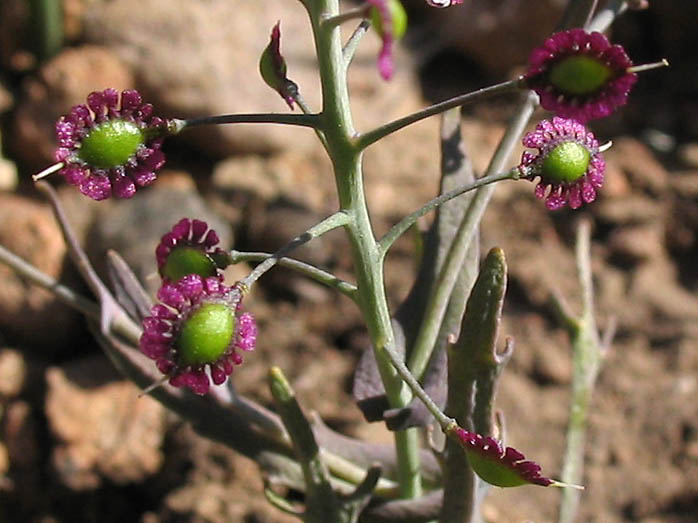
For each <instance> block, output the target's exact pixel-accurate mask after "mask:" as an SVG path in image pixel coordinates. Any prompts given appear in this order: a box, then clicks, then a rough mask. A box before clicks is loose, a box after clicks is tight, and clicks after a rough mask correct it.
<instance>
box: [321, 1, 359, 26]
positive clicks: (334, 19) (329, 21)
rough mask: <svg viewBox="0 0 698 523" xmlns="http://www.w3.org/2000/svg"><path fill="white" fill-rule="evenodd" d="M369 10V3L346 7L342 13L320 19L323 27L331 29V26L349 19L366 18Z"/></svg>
mask: <svg viewBox="0 0 698 523" xmlns="http://www.w3.org/2000/svg"><path fill="white" fill-rule="evenodd" d="M370 10H371V4H364V5H361V6H359V7H355V8H354V9H348V10H346V11H344V12H343V13H340V14H338V15H334V16H329V17H327V18H325V19H323V20H322V28H323V29H332V28H333V27H338V26H339V25H341V24H343V23H344V22H348V21H349V20H356V19H357V18H366V17H367V16H368V13H369V11H370Z"/></svg>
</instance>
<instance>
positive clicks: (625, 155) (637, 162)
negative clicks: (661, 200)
mask: <svg viewBox="0 0 698 523" xmlns="http://www.w3.org/2000/svg"><path fill="white" fill-rule="evenodd" d="M605 154H606V156H607V157H608V161H609V162H613V163H615V164H616V166H618V167H619V168H620V169H622V170H623V171H624V172H625V173H626V174H627V175H628V180H629V182H630V184H631V185H632V186H633V189H634V190H635V191H636V192H637V191H638V189H644V190H646V191H649V192H650V193H652V194H654V195H657V194H660V193H662V192H663V191H665V190H666V186H667V183H668V178H669V173H668V172H667V170H666V169H665V168H664V167H663V166H662V165H661V164H660V163H659V162H658V161H657V158H656V156H655V155H654V154H652V152H651V150H650V149H649V148H648V147H647V146H646V145H644V144H643V143H642V142H640V141H638V140H635V139H633V138H620V139H619V140H616V141H615V142H614V143H613V147H611V149H609V150H608V152H606V153H605Z"/></svg>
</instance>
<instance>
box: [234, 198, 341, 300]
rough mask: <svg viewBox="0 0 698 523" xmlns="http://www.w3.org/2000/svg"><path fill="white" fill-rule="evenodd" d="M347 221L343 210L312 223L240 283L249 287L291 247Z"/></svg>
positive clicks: (291, 248) (295, 246)
mask: <svg viewBox="0 0 698 523" xmlns="http://www.w3.org/2000/svg"><path fill="white" fill-rule="evenodd" d="M347 223H349V215H348V214H347V213H345V212H342V211H339V212H336V213H334V214H333V215H331V216H328V217H327V218H325V219H324V220H322V221H321V222H320V223H318V224H317V225H314V226H312V227H311V228H310V229H308V230H307V231H305V232H304V233H303V234H300V235H298V236H296V237H295V238H294V239H293V240H291V241H290V242H288V243H287V244H286V245H284V246H283V247H282V248H281V249H279V250H278V251H276V252H275V253H274V254H272V255H271V256H269V257H268V258H267V259H265V260H264V261H263V262H262V263H260V264H259V265H257V267H255V268H254V270H253V271H252V272H251V273H250V274H248V275H247V276H246V277H245V278H243V279H242V280H240V283H241V284H242V285H243V286H245V287H248V288H249V287H251V286H252V284H253V283H254V282H256V281H257V280H258V279H259V278H260V277H261V276H262V275H263V274H264V273H265V272H267V271H268V270H269V269H271V268H272V267H273V266H274V265H276V264H277V263H279V261H280V260H281V259H282V258H283V257H284V256H286V254H288V253H289V252H291V251H292V250H293V249H296V248H297V247H300V246H301V245H303V244H304V243H307V242H309V241H310V240H312V239H313V238H317V237H318V236H322V235H323V234H325V233H326V232H329V231H331V230H332V229H336V228H337V227H342V226H344V225H346V224H347Z"/></svg>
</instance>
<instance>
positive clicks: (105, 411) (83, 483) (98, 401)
mask: <svg viewBox="0 0 698 523" xmlns="http://www.w3.org/2000/svg"><path fill="white" fill-rule="evenodd" d="M116 377H117V376H116V371H115V370H114V369H113V367H111V365H110V364H109V363H108V362H107V361H106V360H105V359H104V358H103V357H102V356H99V357H90V358H87V359H83V360H79V361H76V362H73V363H70V364H68V365H66V366H64V367H60V368H59V367H53V368H49V369H48V370H47V371H46V382H47V392H46V418H47V420H48V425H49V428H50V430H51V432H52V434H53V436H54V437H55V438H56V439H57V440H58V441H59V444H58V445H57V446H56V447H55V448H54V450H53V457H52V459H53V464H54V466H55V468H56V470H57V472H58V474H59V475H60V477H61V480H62V481H63V483H64V484H65V485H67V486H68V487H70V488H72V489H75V490H82V489H92V488H95V487H97V486H99V485H100V483H101V481H102V478H108V479H109V480H110V481H113V482H114V483H116V484H126V483H132V482H139V481H142V480H144V479H145V478H147V477H148V476H150V475H152V474H154V473H155V472H156V471H157V470H158V469H159V468H160V465H161V464H162V461H163V456H162V452H161V450H160V447H161V444H162V440H163V437H164V431H165V409H164V407H162V406H161V405H160V404H159V403H158V402H156V401H155V400H153V399H152V398H150V397H148V396H139V390H138V389H137V388H136V387H135V386H134V385H133V384H131V383H130V382H127V381H115V378H116Z"/></svg>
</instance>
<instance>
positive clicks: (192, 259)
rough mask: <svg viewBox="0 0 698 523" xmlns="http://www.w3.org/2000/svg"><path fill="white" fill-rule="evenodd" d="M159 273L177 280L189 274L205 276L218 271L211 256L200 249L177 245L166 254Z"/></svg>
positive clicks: (213, 274) (212, 274)
mask: <svg viewBox="0 0 698 523" xmlns="http://www.w3.org/2000/svg"><path fill="white" fill-rule="evenodd" d="M161 273H162V275H163V276H164V277H167V278H169V279H170V280H172V281H178V280H180V279H182V278H184V277H185V276H187V275H189V274H198V275H199V276H202V277H204V278H207V277H209V276H215V275H216V274H217V273H218V266H217V264H216V262H215V261H214V260H213V259H212V258H211V256H209V255H208V254H206V253H205V252H203V251H202V250H201V249H197V248H195V247H177V248H175V249H173V250H172V252H170V253H169V255H168V256H167V261H165V264H164V265H163V267H162V269H161Z"/></svg>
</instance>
